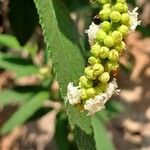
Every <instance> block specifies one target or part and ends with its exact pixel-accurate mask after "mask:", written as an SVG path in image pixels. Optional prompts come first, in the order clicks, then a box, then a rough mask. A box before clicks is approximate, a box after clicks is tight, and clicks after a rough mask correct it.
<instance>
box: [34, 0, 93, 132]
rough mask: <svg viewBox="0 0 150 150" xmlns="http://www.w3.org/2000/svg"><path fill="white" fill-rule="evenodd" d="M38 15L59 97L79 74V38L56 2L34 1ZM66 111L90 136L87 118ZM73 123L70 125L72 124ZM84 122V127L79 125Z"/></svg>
mask: <svg viewBox="0 0 150 150" xmlns="http://www.w3.org/2000/svg"><path fill="white" fill-rule="evenodd" d="M35 3H36V7H37V9H38V13H39V16H40V23H41V26H42V29H43V33H44V38H45V43H46V45H47V48H48V49H49V50H50V52H51V58H52V62H53V67H54V70H55V72H56V76H57V80H58V82H59V85H60V92H61V96H62V98H64V97H65V96H66V91H67V85H68V83H69V82H71V81H74V82H76V81H77V80H78V78H79V77H80V76H81V75H82V73H83V69H84V63H85V62H84V59H83V57H82V54H81V51H80V47H79V42H78V35H77V31H76V30H75V27H74V25H73V22H72V21H71V19H70V15H69V12H68V11H67V8H66V7H65V6H64V5H63V3H62V2H61V1H58V0H44V1H41V0H35ZM72 111H74V112H71V113H70V112H69V111H68V115H69V118H70V123H71V124H73V125H74V124H76V125H78V126H79V127H80V128H82V129H83V130H84V131H86V132H87V133H91V132H92V130H91V126H90V119H89V118H87V119H85V118H86V116H85V115H83V114H82V116H81V113H78V114H79V115H78V120H76V119H74V117H75V113H77V111H78V110H77V109H75V108H74V109H73V110H72ZM72 120H73V122H72ZM82 120H84V121H85V122H84V123H85V124H86V126H85V125H84V124H82V123H81V122H83V121H82Z"/></svg>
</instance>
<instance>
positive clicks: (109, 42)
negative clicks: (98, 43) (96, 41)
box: [104, 35, 115, 47]
mask: <svg viewBox="0 0 150 150" xmlns="http://www.w3.org/2000/svg"><path fill="white" fill-rule="evenodd" d="M104 44H105V45H106V46H107V47H113V46H114V44H115V43H114V40H113V38H112V36H110V35H108V36H106V37H105V39H104Z"/></svg>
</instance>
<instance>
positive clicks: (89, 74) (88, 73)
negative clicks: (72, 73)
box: [84, 67, 96, 80]
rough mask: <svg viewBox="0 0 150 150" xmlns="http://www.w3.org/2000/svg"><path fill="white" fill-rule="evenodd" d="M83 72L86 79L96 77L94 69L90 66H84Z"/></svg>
mask: <svg viewBox="0 0 150 150" xmlns="http://www.w3.org/2000/svg"><path fill="white" fill-rule="evenodd" d="M84 73H85V76H86V77H87V78H88V79H90V80H94V79H96V76H95V75H94V71H93V70H92V69H91V68H90V67H86V68H85V71H84Z"/></svg>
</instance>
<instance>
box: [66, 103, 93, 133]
mask: <svg viewBox="0 0 150 150" xmlns="http://www.w3.org/2000/svg"><path fill="white" fill-rule="evenodd" d="M67 113H68V116H69V122H70V124H71V126H72V128H74V127H75V125H76V124H77V125H78V127H80V128H81V129H82V130H84V131H85V132H86V133H87V134H92V128H91V120H90V117H87V116H86V113H81V112H80V111H79V110H78V109H76V108H75V107H74V106H71V105H69V106H68V110H67Z"/></svg>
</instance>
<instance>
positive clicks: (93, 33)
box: [85, 22, 99, 46]
mask: <svg viewBox="0 0 150 150" xmlns="http://www.w3.org/2000/svg"><path fill="white" fill-rule="evenodd" d="M98 30H99V25H96V24H95V23H94V22H92V23H91V25H90V26H89V29H88V30H85V33H87V34H88V39H89V43H90V45H91V46H92V45H93V44H94V43H95V38H96V34H97V31H98Z"/></svg>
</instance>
